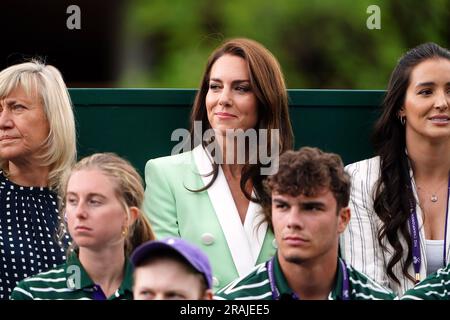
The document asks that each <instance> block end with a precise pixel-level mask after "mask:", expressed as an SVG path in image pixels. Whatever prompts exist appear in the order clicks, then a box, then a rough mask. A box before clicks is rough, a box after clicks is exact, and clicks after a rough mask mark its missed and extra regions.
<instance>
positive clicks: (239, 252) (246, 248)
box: [193, 145, 267, 276]
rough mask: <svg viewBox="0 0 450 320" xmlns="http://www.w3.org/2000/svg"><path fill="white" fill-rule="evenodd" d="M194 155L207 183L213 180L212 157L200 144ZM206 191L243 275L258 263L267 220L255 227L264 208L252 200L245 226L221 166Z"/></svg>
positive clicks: (204, 181) (239, 271)
mask: <svg viewBox="0 0 450 320" xmlns="http://www.w3.org/2000/svg"><path fill="white" fill-rule="evenodd" d="M193 155H194V161H195V163H196V165H197V169H198V171H199V173H200V174H201V175H202V177H201V178H202V180H203V183H204V184H205V185H206V184H208V183H209V182H210V181H211V179H212V175H210V176H205V175H206V174H209V173H211V172H212V164H211V156H210V155H209V153H207V152H206V151H205V150H204V149H203V147H202V146H201V145H199V146H197V147H196V148H194V150H193ZM207 191H208V196H209V198H210V200H211V204H212V206H213V208H214V211H215V213H216V216H217V219H218V220H219V223H220V226H221V227H222V230H223V233H224V235H225V239H226V241H227V244H228V248H229V249H230V252H231V256H232V258H233V262H234V265H235V266H236V269H237V271H238V273H239V276H243V275H245V274H246V273H248V272H249V271H250V270H251V269H252V268H253V267H254V265H255V264H256V260H257V259H258V256H259V252H260V251H261V247H262V243H263V241H264V237H265V234H266V230H267V223H264V224H262V225H261V226H260V227H259V228H258V229H256V228H257V225H258V223H259V222H260V221H261V219H262V215H260V214H259V212H260V211H261V207H260V206H259V205H258V204H256V203H253V202H250V204H249V207H248V210H247V215H246V218H245V222H244V226H243V225H242V223H241V220H240V218H239V213H238V211H237V208H236V205H235V203H234V200H233V196H232V195H231V191H230V188H229V186H228V183H227V181H226V178H225V175H224V174H223V171H222V168H220V167H219V173H218V175H217V179H216V181H215V182H214V183H213V185H212V186H211V187H209V188H208V190H207Z"/></svg>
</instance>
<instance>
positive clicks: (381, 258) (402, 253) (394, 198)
mask: <svg viewBox="0 0 450 320" xmlns="http://www.w3.org/2000/svg"><path fill="white" fill-rule="evenodd" d="M373 140H374V145H375V150H376V154H377V155H378V156H377V157H375V158H372V159H367V160H364V161H360V162H357V163H354V164H351V165H349V166H347V168H346V169H347V171H348V172H349V174H350V175H351V176H352V185H353V187H352V191H351V199H350V206H351V210H352V218H351V221H350V224H349V227H348V228H347V231H346V232H345V234H344V236H343V241H342V243H341V245H342V251H343V254H344V256H345V259H346V260H347V261H348V262H349V263H351V264H352V265H353V266H354V267H355V268H356V269H358V270H360V271H362V272H364V273H366V274H367V275H369V276H371V277H372V278H373V279H375V280H376V281H378V282H380V284H382V285H385V286H388V287H390V288H392V289H393V290H394V291H395V292H396V293H397V294H399V295H402V294H403V293H404V292H405V291H406V290H408V289H409V288H411V287H413V286H414V284H415V283H416V282H417V281H419V280H421V279H424V278H425V277H426V276H427V275H428V274H431V273H433V272H435V271H436V270H437V269H439V268H442V267H444V266H445V265H447V263H448V262H449V248H450V247H449V241H450V217H449V213H448V212H449V191H450V180H449V172H450V52H449V50H447V49H444V48H441V47H440V46H438V45H436V44H434V43H426V44H422V45H420V46H418V47H416V48H414V49H412V50H410V51H408V52H407V53H406V54H405V55H404V56H403V57H402V58H401V59H400V61H399V62H398V64H397V66H396V68H395V69H394V71H393V73H392V75H391V79H390V81H389V85H388V88H387V93H386V97H385V99H384V102H383V112H382V114H381V116H380V118H379V120H378V121H377V123H376V125H375V131H374V136H373Z"/></svg>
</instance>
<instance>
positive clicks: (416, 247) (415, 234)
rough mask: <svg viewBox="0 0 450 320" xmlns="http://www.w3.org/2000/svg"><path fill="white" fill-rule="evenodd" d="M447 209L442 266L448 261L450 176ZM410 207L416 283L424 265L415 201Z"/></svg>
mask: <svg viewBox="0 0 450 320" xmlns="http://www.w3.org/2000/svg"><path fill="white" fill-rule="evenodd" d="M447 190H448V191H447V209H446V211H445V229H444V253H443V255H442V256H443V261H442V265H443V266H445V265H446V261H447V257H446V256H447V254H446V248H447V220H448V219H447V218H448V198H449V195H450V175H449V179H448V185H447ZM409 207H410V212H411V215H410V216H409V219H408V221H409V228H410V230H411V237H412V245H413V246H412V255H413V267H414V272H415V274H416V282H419V281H420V265H421V263H422V257H421V253H420V234H419V223H418V222H417V211H416V201H415V200H414V199H411V200H410V201H409Z"/></svg>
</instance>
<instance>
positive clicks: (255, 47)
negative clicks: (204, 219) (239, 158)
mask: <svg viewBox="0 0 450 320" xmlns="http://www.w3.org/2000/svg"><path fill="white" fill-rule="evenodd" d="M227 54H228V55H232V56H237V57H241V58H242V59H244V60H245V62H246V64H247V68H248V74H249V77H250V85H251V88H252V90H253V92H254V93H255V95H256V99H257V101H258V124H257V127H256V128H255V129H267V130H268V138H267V143H268V146H267V149H266V150H267V151H269V152H270V150H271V146H270V142H271V130H272V129H278V130H279V138H280V140H279V154H282V153H283V152H284V151H286V150H290V149H292V146H293V143H294V135H293V132H292V126H291V121H290V119H289V110H288V96H287V90H286V85H285V82H284V77H283V73H282V71H281V67H280V65H279V63H278V61H277V59H276V58H275V57H274V56H273V55H272V53H271V52H270V51H269V50H267V49H266V48H265V47H264V46H262V45H261V44H260V43H258V42H256V41H254V40H250V39H245V38H237V39H231V40H228V41H225V42H224V43H223V44H222V45H221V46H219V47H218V48H217V49H216V50H214V52H212V53H211V55H210V57H209V59H208V62H207V64H206V68H205V71H204V74H203V78H202V80H201V84H200V89H199V91H198V92H197V95H196V97H195V101H194V105H193V108H192V113H191V137H194V134H195V130H194V122H195V121H201V123H202V132H201V134H202V137H203V134H204V132H205V131H206V130H208V129H210V128H211V125H210V124H209V121H208V114H207V111H206V95H207V93H208V90H209V78H210V74H211V69H212V66H213V65H214V63H215V62H216V61H217V60H218V59H219V58H220V57H222V56H224V55H227ZM202 137H200V139H201V141H202V145H203V148H205V147H206V145H207V144H208V143H209V142H208V141H203V138H202ZM194 141H196V139H192V146H191V147H192V148H193V147H195V146H194ZM213 143H214V142H213ZM213 156H214V155H213ZM269 156H270V155H269ZM261 167H262V165H261V163H260V161H259V157H258V159H257V163H256V164H246V165H245V166H244V168H243V170H242V176H241V181H240V186H241V190H242V192H243V193H244V195H245V196H246V197H247V199H249V200H252V201H255V202H264V201H266V200H268V197H267V195H266V194H265V192H264V187H263V185H262V180H263V177H262V176H261V175H260V169H261ZM218 173H219V165H218V164H217V163H213V171H212V172H211V175H212V176H213V178H212V179H211V181H210V183H209V184H208V185H206V186H205V187H204V188H201V189H199V190H195V191H196V192H200V191H204V190H206V189H208V188H209V187H210V186H211V185H212V184H213V183H214V181H215V180H216V178H217V175H218ZM249 180H250V181H252V182H253V186H254V189H255V194H256V198H252V197H251V194H249V193H248V192H247V191H246V190H245V186H246V184H247V182H248V181H249Z"/></svg>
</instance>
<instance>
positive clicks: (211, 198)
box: [144, 146, 276, 291]
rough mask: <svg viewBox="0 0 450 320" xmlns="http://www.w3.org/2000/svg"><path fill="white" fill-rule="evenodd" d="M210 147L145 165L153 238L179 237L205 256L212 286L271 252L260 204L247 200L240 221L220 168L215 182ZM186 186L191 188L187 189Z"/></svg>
mask: <svg viewBox="0 0 450 320" xmlns="http://www.w3.org/2000/svg"><path fill="white" fill-rule="evenodd" d="M211 171H212V165H211V160H210V159H209V153H207V152H205V151H204V150H203V148H202V147H201V146H199V147H196V148H195V149H194V150H192V151H190V152H185V153H182V154H178V155H174V156H169V157H163V158H158V159H153V160H150V161H148V162H147V165H146V167H145V181H146V185H147V187H146V190H145V201H144V211H145V212H146V214H147V216H148V218H149V219H150V222H151V224H152V227H153V230H154V231H155V233H156V236H157V238H163V237H168V236H176V237H181V238H183V239H185V240H188V241H190V242H191V243H193V244H196V245H198V246H199V247H200V248H201V249H202V250H203V251H204V252H205V253H206V254H207V255H208V257H209V259H210V262H211V265H212V269H213V282H214V291H216V290H218V289H220V288H221V287H224V286H225V285H226V284H228V283H229V282H231V281H232V280H234V279H236V278H237V277H239V276H242V275H244V274H246V273H247V272H249V271H250V270H251V269H252V268H253V267H254V266H255V265H256V264H259V263H261V262H263V261H265V260H268V259H269V258H270V257H271V256H273V254H274V253H275V247H276V244H275V242H274V237H273V233H272V232H271V231H270V230H269V229H268V227H267V224H266V223H263V224H261V225H260V222H261V221H262V219H263V215H262V212H261V207H260V206H259V205H257V204H255V203H253V202H250V205H249V208H248V211H247V215H246V220H245V222H244V225H243V224H242V223H241V220H240V218H239V214H238V211H237V209H236V206H235V203H234V200H233V198H232V195H231V192H230V189H229V187H228V183H227V181H226V179H225V176H224V174H223V172H222V170H221V169H219V175H218V177H217V179H216V181H215V182H214V184H213V185H212V186H211V187H210V188H208V189H207V190H206V191H202V192H193V191H190V190H198V189H201V188H203V187H204V186H205V185H206V183H207V182H208V181H210V179H211V178H212V176H211V175H210V176H206V174H208V173H210V172H211ZM188 189H190V190H188Z"/></svg>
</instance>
